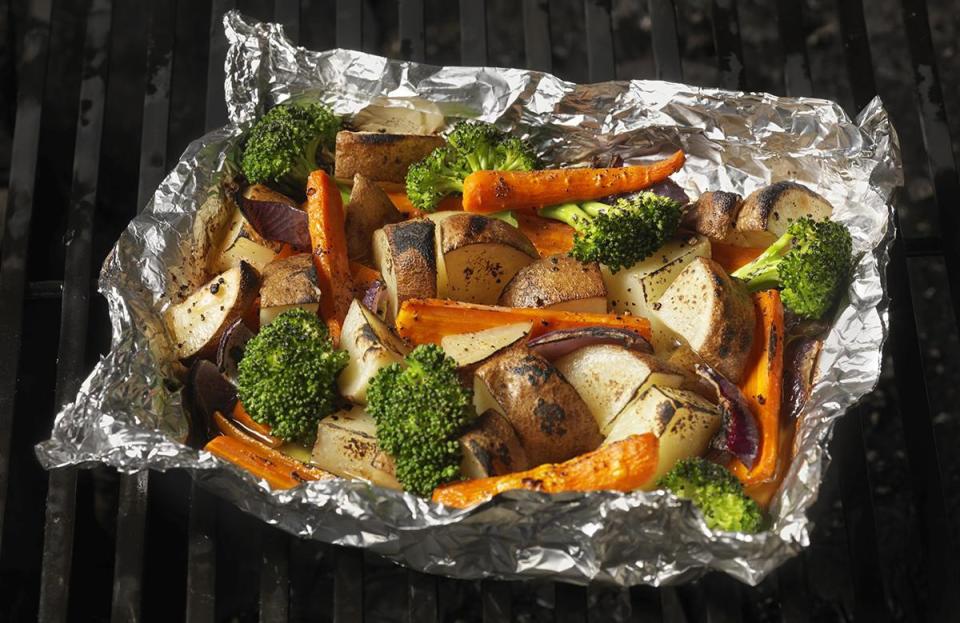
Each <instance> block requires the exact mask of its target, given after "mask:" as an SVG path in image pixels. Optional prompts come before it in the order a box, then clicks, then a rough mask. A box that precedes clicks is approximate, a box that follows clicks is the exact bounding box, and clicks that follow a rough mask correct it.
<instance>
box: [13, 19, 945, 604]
mask: <svg viewBox="0 0 960 623" xmlns="http://www.w3.org/2000/svg"><path fill="white" fill-rule="evenodd" d="M931 1H932V6H933V9H934V12H935V13H936V14H938V15H942V14H944V13H947V17H946V20H947V21H949V19H955V17H954V16H953V15H952V14H951V13H949V12H948V11H949V7H948V5H949V4H950V2H949V0H939V1H938V2H934V1H933V0H931ZM774 5H775V6H774ZM864 5H867V7H865V6H864ZM234 8H239V9H240V10H241V11H243V12H244V13H246V14H248V15H251V16H253V17H256V18H258V19H264V20H272V21H278V22H281V23H283V24H284V25H285V26H286V29H287V33H288V35H289V36H290V37H291V38H292V39H294V40H295V41H299V42H300V43H301V44H303V45H307V46H309V47H312V48H324V47H331V46H340V47H347V48H355V49H363V50H366V51H372V52H377V53H382V54H388V55H392V56H398V57H402V58H408V59H412V60H416V61H424V60H426V61H429V62H435V63H443V64H455V63H463V64H473V65H475V64H485V63H491V64H501V65H516V66H526V67H529V68H533V69H539V70H545V71H554V72H556V73H558V74H559V75H560V76H561V77H564V78H569V79H572V80H577V81H586V80H589V81H601V80H609V79H614V78H621V79H627V78H653V77H656V78H661V79H665V80H673V81H682V80H686V81H687V82H692V83H696V84H704V85H705V86H721V87H726V88H737V89H743V88H745V89H764V90H771V91H775V92H785V93H786V94H789V95H818V96H824V97H830V98H833V99H838V100H839V101H840V102H841V103H842V104H843V105H844V106H845V107H846V108H847V110H848V111H851V112H855V111H856V110H859V108H860V107H862V106H863V105H864V104H866V103H867V102H868V101H869V100H870V98H872V97H873V96H874V95H875V94H877V93H878V92H879V93H880V94H881V95H883V96H884V98H885V101H886V102H887V105H888V106H889V107H890V109H891V111H892V113H893V117H894V120H895V121H896V123H897V127H898V128H899V129H900V131H901V137H902V140H903V143H904V155H905V166H906V173H907V185H906V191H905V192H903V193H901V195H900V196H899V197H898V200H897V212H898V221H902V224H903V226H902V227H900V226H899V225H898V232H899V233H898V237H897V242H896V244H895V247H894V250H893V253H892V256H891V258H890V264H889V268H888V275H889V292H890V295H891V297H892V299H893V303H892V330H891V333H890V336H891V337H890V340H889V344H888V348H887V359H888V361H887V365H886V370H887V371H888V372H887V374H886V375H885V377H884V380H883V381H882V383H881V386H880V388H879V389H878V391H877V392H875V393H874V394H873V395H872V396H871V397H870V398H869V399H867V400H866V401H865V402H864V404H863V405H861V406H860V407H858V408H856V409H854V410H853V411H852V412H851V413H849V414H848V415H847V416H846V417H844V418H842V419H841V420H840V421H839V424H838V426H837V429H836V435H835V439H834V441H833V444H832V446H831V451H832V454H833V455H834V456H835V457H836V461H835V462H834V465H833V466H832V467H831V469H830V471H829V472H828V475H827V479H826V481H825V483H824V486H823V488H822V492H821V500H820V501H819V502H818V504H817V505H816V507H815V508H814V509H813V511H812V517H813V519H814V520H815V522H816V523H817V526H818V527H817V529H816V530H815V532H814V534H813V545H812V546H811V547H810V548H809V549H808V550H806V551H804V552H803V553H802V554H801V555H800V556H798V557H797V558H796V559H794V560H792V561H790V562H789V563H788V564H786V565H784V566H783V567H782V568H781V569H780V570H779V571H777V572H776V573H775V574H774V575H773V576H772V577H770V578H769V579H767V580H766V581H764V582H763V583H762V584H761V585H760V586H758V587H755V588H750V587H745V586H742V585H739V584H738V583H736V582H735V581H733V580H730V579H729V578H726V577H723V576H717V575H710V576H707V577H705V578H703V579H701V580H699V581H697V582H694V583H692V584H690V585H687V586H683V587H677V588H662V589H653V588H648V587H639V588H634V589H630V590H621V589H612V588H606V587H595V586H590V587H578V586H572V585H566V584H560V583H551V582H548V581H528V582H519V583H505V582H496V581H483V582H478V581H475V582H467V581H455V580H450V579H446V578H438V577H434V576H428V575H423V574H420V573H416V572H413V571H408V570H406V569H403V568H401V567H398V566H395V565H393V564H391V563H388V562H385V561H383V560H380V559H378V558H377V557H375V556H371V555H368V554H365V553H363V552H362V551H359V550H355V549H349V548H340V547H333V546H327V545H324V544H318V543H314V542H308V541H303V540H300V539H297V538H294V537H291V536H288V535H286V534H285V533H281V532H279V531H278V530H276V529H275V528H272V527H270V526H266V525H261V524H260V523H259V522H257V521H255V520H254V519H252V518H250V517H248V516H246V515H243V514H242V513H240V512H239V511H238V510H237V509H235V508H233V507H232V506H230V505H228V504H226V503H224V502H221V501H219V500H218V499H217V498H216V497H214V496H212V495H211V494H210V493H208V492H206V491H204V490H202V489H197V488H195V487H193V486H192V485H191V479H190V478H189V476H188V475H187V474H184V473H165V474H160V473H150V474H148V473H138V474H133V475H123V476H118V475H117V474H116V473H113V472H111V471H109V470H107V469H105V468H95V469H92V470H75V469H62V470H57V471H54V472H52V473H49V474H47V473H46V472H43V471H42V470H41V469H40V468H39V465H38V464H37V462H36V460H35V459H34V457H33V451H32V446H33V444H34V443H36V442H37V441H39V440H41V439H43V438H45V437H46V436H47V434H48V432H49V430H50V426H51V422H52V418H53V413H54V412H55V407H56V406H58V405H60V404H62V403H63V402H65V401H66V400H69V399H71V397H72V396H73V395H74V394H75V393H76V391H77V389H78V387H79V383H80V381H81V380H82V378H83V377H84V376H85V374H86V373H87V372H88V371H89V369H90V368H91V366H92V364H93V363H94V361H95V360H96V357H97V356H98V354H99V353H102V352H105V350H106V349H107V348H108V346H109V324H108V322H107V316H106V309H105V306H104V304H103V302H102V300H100V299H99V298H98V297H96V296H92V294H93V292H94V291H95V284H94V278H95V275H96V269H97V267H98V266H99V265H100V263H101V262H102V261H103V259H104V257H105V255H106V253H107V252H108V251H109V248H110V246H111V245H112V243H113V241H114V240H115V239H116V237H117V235H118V234H119V232H120V231H121V230H122V228H123V227H124V226H125V225H126V223H127V222H128V221H129V219H130V218H131V217H132V216H133V215H134V213H135V210H136V208H135V207H134V206H143V205H144V204H145V203H146V201H147V199H148V197H149V195H150V193H151V192H152V190H153V189H154V188H155V187H156V186H157V185H158V184H159V182H160V181H161V179H162V177H163V175H164V174H165V172H166V167H167V166H168V165H169V164H170V163H173V162H175V161H176V156H177V154H179V153H180V151H181V150H182V149H183V148H184V147H185V145H186V144H187V142H188V141H189V140H190V139H191V138H193V137H196V136H199V135H200V134H201V133H202V132H203V131H205V130H209V129H212V128H215V127H218V126H220V125H222V124H223V123H225V120H226V111H225V107H224V104H223V78H224V76H223V59H224V55H225V51H226V41H225V38H224V36H223V32H222V29H221V25H220V24H221V19H220V18H221V16H222V15H223V13H224V12H225V11H227V10H230V9H234ZM865 8H869V9H870V12H865V10H864V9H865ZM945 28H947V29H948V32H947V33H946V34H944V33H943V32H941V30H942V29H938V30H933V31H932V30H931V28H930V16H929V15H928V7H927V2H926V1H925V0H900V1H899V3H898V2H897V0H877V1H873V0H871V2H869V3H865V2H861V1H860V0H850V1H848V0H836V1H835V2H830V1H826V0H806V2H803V3H801V2H797V1H796V0H778V2H776V3H761V2H758V0H753V1H748V0H740V6H739V7H738V6H737V0H712V2H711V1H709V0H697V1H694V0H684V1H678V2H675V1H674V0H648V2H628V1H627V0H618V1H616V2H612V3H611V1H610V0H585V1H584V2H582V3H580V2H576V1H575V0H568V1H564V2H552V3H548V2H546V1H545V0H524V1H523V2H522V6H518V4H517V3H512V2H506V0H501V1H496V2H495V1H494V0H489V1H484V0H460V2H459V4H457V3H452V2H441V1H440V0H432V1H429V2H424V1H423V0H398V1H392V0H383V1H379V0H378V1H374V0H366V1H364V2H359V1H356V2H351V1H349V0H336V1H333V0H326V1H321V0H301V1H299V2H298V0H240V1H237V0H212V1H207V2H187V1H186V0H179V1H177V0H164V1H160V0H158V1H155V2H150V3H138V2H136V1H135V0H76V1H59V2H54V1H53V0H36V1H30V2H26V1H23V2H20V1H17V0H14V1H13V2H12V4H10V5H7V6H6V7H5V8H4V10H3V12H0V33H2V36H3V39H4V41H5V42H6V43H7V44H8V45H6V46H4V47H2V48H0V73H2V81H3V84H4V88H3V93H2V95H0V112H2V113H3V114H2V115H0V117H2V121H0V214H2V215H3V218H2V219H0V238H2V255H0V527H2V530H0V535H2V536H0V538H2V540H0V596H2V599H0V620H11V621H13V620H16V621H19V620H32V619H37V618H39V619H40V620H42V621H64V620H71V621H74V620H75V621H100V620H111V621H136V620H156V621H176V620H184V619H185V620H188V621H209V620H218V621H219V620H241V621H246V620H255V619H259V620H261V621H284V620H318V621H327V620H332V621H336V622H340V623H346V622H351V621H362V620H367V621H394V620H397V621H400V620H403V621H416V622H427V621H479V620H483V621H509V620H520V621H545V620H555V621H558V622H561V621H562V622H568V621H569V622H573V621H587V620H589V621H608V620H609V621H628V620H629V621H643V622H647V621H708V622H711V623H713V622H720V621H741V620H746V621H784V622H790V623H793V622H802V621H834V620H853V619H855V620H858V621H888V620H909V621H913V620H932V621H947V620H952V619H954V618H955V617H957V616H958V613H960V591H958V590H957V589H958V587H960V572H958V569H960V563H958V556H957V554H958V551H957V546H956V538H957V535H956V527H957V525H960V504H958V499H957V498H958V497H960V461H958V460H956V459H954V458H953V457H952V454H951V453H949V452H943V453H942V454H943V456H942V458H938V445H939V446H941V447H943V448H945V449H952V448H955V447H956V445H957V444H956V442H957V441H958V440H960V423H958V422H957V419H958V418H957V415H958V412H957V409H956V407H955V402H954V404H953V405H951V404H950V403H951V398H954V397H956V391H957V390H956V388H957V384H956V383H955V382H953V383H952V382H951V381H952V379H956V371H957V370H960V361H958V359H960V358H958V357H957V355H956V354H955V353H956V352H957V337H956V323H957V321H958V320H960V216H958V214H957V208H958V206H960V182H958V175H957V166H956V162H955V157H954V145H952V144H951V140H950V127H949V125H948V122H947V117H946V109H947V107H948V106H950V105H951V104H955V105H958V106H960V102H952V100H948V101H947V102H946V103H945V101H944V91H945V90H946V92H947V93H951V94H955V93H956V92H957V90H958V87H960V84H957V83H954V84H953V85H951V86H952V89H950V88H947V89H944V87H943V86H942V83H941V80H940V78H939V73H938V64H941V63H942V62H943V60H944V59H947V60H948V62H951V61H950V60H949V59H950V58H951V55H952V54H953V50H954V47H953V46H955V45H956V41H957V33H956V32H954V33H953V35H954V36H953V38H952V40H951V38H950V34H949V26H947V27H945ZM878 33H879V34H878ZM934 35H937V37H936V38H935V36H934ZM940 40H944V41H945V43H942V44H941V45H937V44H935V42H937V43H941V41H940ZM944 46H947V48H948V49H946V48H945V47H944ZM808 48H809V49H808ZM945 50H946V51H945ZM941 53H942V54H941ZM874 57H876V58H877V59H879V60H877V61H876V62H875V61H874ZM952 63H953V65H950V68H951V69H953V70H954V71H953V73H951V74H949V75H952V76H953V77H954V78H956V77H957V71H956V70H957V69H958V67H956V64H957V61H956V60H955V59H954V60H952ZM875 70H876V71H875ZM951 349H952V350H951ZM951 353H953V354H951ZM891 371H892V372H895V374H892V373H891ZM951 375H953V376H952V377H951ZM51 388H53V389H54V391H53V392H52V393H51V391H50V389H51ZM950 435H952V436H953V437H950ZM951 439H952V441H953V442H954V443H952V444H951V445H946V444H949V443H950V440H951Z"/></svg>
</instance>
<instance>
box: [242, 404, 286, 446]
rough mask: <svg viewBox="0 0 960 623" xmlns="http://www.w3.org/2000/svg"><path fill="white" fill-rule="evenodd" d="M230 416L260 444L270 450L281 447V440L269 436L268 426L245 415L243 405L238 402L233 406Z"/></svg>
mask: <svg viewBox="0 0 960 623" xmlns="http://www.w3.org/2000/svg"><path fill="white" fill-rule="evenodd" d="M230 415H231V417H232V418H233V421H234V422H236V423H237V424H239V425H240V426H241V427H242V428H245V429H246V430H248V431H249V432H250V436H251V437H253V438H254V439H256V440H257V441H259V442H260V443H262V444H264V445H266V446H269V447H271V448H279V447H280V446H282V445H283V440H281V439H277V438H276V437H274V436H273V435H271V434H270V427H269V426H267V425H266V424H261V423H260V422H257V421H255V420H254V419H253V418H252V417H250V414H249V413H247V410H246V409H244V408H243V404H242V403H241V402H240V401H239V400H238V401H237V402H236V404H234V405H233V413H231V414H230Z"/></svg>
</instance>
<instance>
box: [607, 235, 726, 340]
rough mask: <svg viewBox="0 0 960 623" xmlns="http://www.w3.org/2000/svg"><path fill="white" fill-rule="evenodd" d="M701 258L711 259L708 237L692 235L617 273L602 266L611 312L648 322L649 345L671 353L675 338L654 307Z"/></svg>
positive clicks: (663, 247)
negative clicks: (690, 265) (694, 261)
mask: <svg viewBox="0 0 960 623" xmlns="http://www.w3.org/2000/svg"><path fill="white" fill-rule="evenodd" d="M698 257H710V241H709V240H707V238H706V236H699V235H692V236H687V237H683V238H677V239H674V240H670V241H668V242H667V243H666V244H664V245H663V246H662V247H660V249H659V250H658V251H657V252H656V253H655V254H653V255H651V256H650V257H648V258H647V259H645V260H643V261H641V262H638V263H636V264H634V265H633V266H631V267H630V268H625V269H623V270H620V271H617V272H616V273H612V272H610V269H608V268H607V267H606V266H601V267H600V270H601V274H602V275H603V281H604V284H605V285H606V287H607V301H608V305H609V307H610V311H611V312H614V313H630V314H633V315H635V316H643V317H645V318H647V319H649V320H650V333H651V335H650V343H651V344H652V345H653V348H654V350H655V351H656V352H657V353H666V352H669V351H670V350H672V349H673V347H674V344H673V341H674V336H673V334H672V332H671V331H669V330H668V329H667V328H666V327H665V326H664V325H663V323H662V322H660V321H659V319H658V318H657V316H656V314H654V313H653V308H654V306H655V305H656V303H657V301H658V300H659V299H660V297H661V296H663V293H664V292H666V290H667V288H668V287H670V284H671V283H673V280H674V279H676V278H677V275H679V274H680V273H681V272H682V271H683V269H684V268H686V266H687V265H688V264H690V262H692V261H693V260H694V259H696V258H698Z"/></svg>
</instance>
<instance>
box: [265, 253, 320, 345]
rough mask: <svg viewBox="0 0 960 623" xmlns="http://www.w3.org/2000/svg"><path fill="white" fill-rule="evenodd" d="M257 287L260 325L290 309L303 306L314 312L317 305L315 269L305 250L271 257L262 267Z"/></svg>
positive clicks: (318, 292) (318, 299)
mask: <svg viewBox="0 0 960 623" xmlns="http://www.w3.org/2000/svg"><path fill="white" fill-rule="evenodd" d="M262 275H263V283H262V285H261V286H260V326H261V327H265V326H267V325H268V324H270V323H271V322H273V320H274V318H276V317H277V316H279V315H280V314H282V313H283V312H285V311H288V310H291V309H297V308H301V309H305V310H307V311H308V312H310V313H312V314H315V313H317V308H318V307H319V306H320V287H319V286H318V285H317V271H316V269H315V268H314V266H313V258H312V257H311V256H310V254H309V253H297V254H296V255H291V256H289V257H285V258H283V259H280V260H274V261H272V262H270V263H269V264H267V265H266V267H264V269H263V273H262Z"/></svg>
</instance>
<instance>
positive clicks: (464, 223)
mask: <svg viewBox="0 0 960 623" xmlns="http://www.w3.org/2000/svg"><path fill="white" fill-rule="evenodd" d="M437 227H438V229H437V235H438V236H439V237H438V248H439V249H440V250H441V252H442V257H443V265H444V271H443V276H444V277H445V279H444V280H443V281H441V282H439V283H438V284H437V290H438V293H439V296H440V298H449V299H454V300H456V301H465V302H468V303H480V304H483V305H494V304H496V302H497V299H498V298H500V292H501V291H502V290H503V288H504V286H506V285H507V282H509V281H510V280H511V279H513V276H514V275H516V274H517V271H519V270H520V269H521V268H523V267H524V266H526V265H528V264H530V263H531V262H533V261H534V260H535V259H537V258H538V257H539V256H538V255H537V250H536V249H534V248H533V244H531V242H530V241H529V240H528V239H527V237H526V236H524V235H523V234H522V233H521V232H520V230H518V229H517V228H515V227H512V226H511V225H508V224H507V223H504V222H503V221H501V220H498V219H495V218H489V217H486V216H481V215H477V214H467V213H464V212H460V213H454V214H451V215H449V216H447V217H446V218H443V219H442V220H440V222H439V223H438V225H437Z"/></svg>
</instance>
